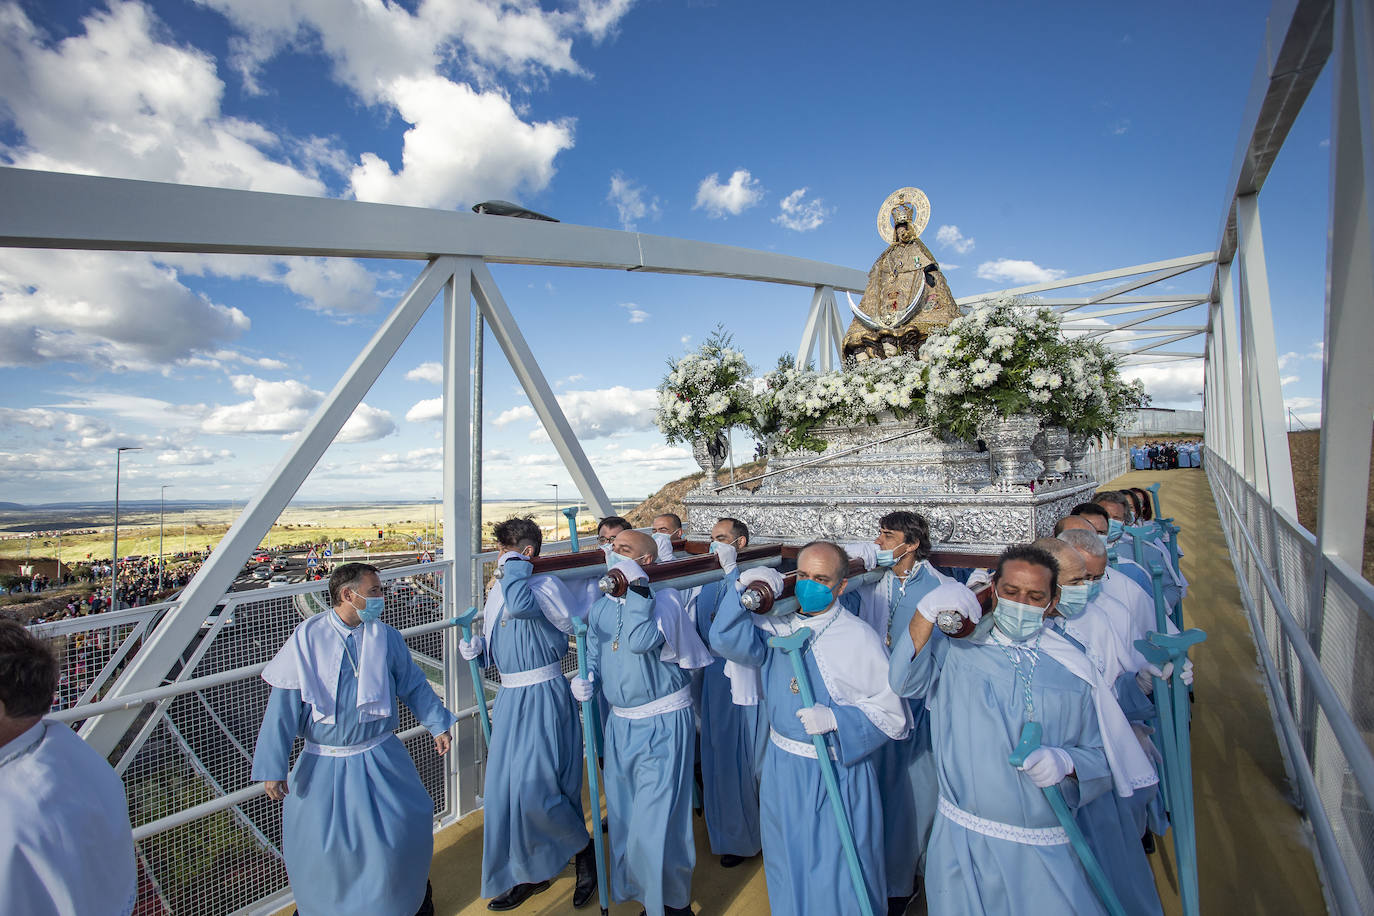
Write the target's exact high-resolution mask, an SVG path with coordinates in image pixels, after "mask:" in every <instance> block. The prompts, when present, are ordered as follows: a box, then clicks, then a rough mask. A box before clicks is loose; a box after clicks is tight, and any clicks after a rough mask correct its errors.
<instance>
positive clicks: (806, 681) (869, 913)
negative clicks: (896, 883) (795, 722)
mask: <svg viewBox="0 0 1374 916" xmlns="http://www.w3.org/2000/svg"><path fill="white" fill-rule="evenodd" d="M840 613H844V611H841V612H840ZM810 638H811V628H810V627H799V628H798V629H797V630H796V631H795V632H793V633H792V635H791V636H770V637H769V638H768V646H769V648H772V649H781V650H782V651H783V652H785V653H787V655H788V657H789V658H791V659H792V671H793V673H794V674H796V676H797V687H798V690H799V692H800V693H801V701H802V708H803V709H810V708H811V707H812V706H815V705H816V698H815V694H813V693H812V692H811V678H810V676H809V675H808V674H807V672H806V662H805V660H804V659H803V658H802V647H804V646H805V645H806V641H807V640H808V639H810ZM811 743H812V745H814V746H815V748H816V761H817V762H818V763H819V764H820V766H821V779H822V781H824V782H825V794H826V795H827V796H828V797H829V798H830V810H831V811H833V812H834V813H835V825H836V826H837V827H839V829H840V843H841V845H843V846H844V857H845V861H846V862H848V863H849V878H850V880H851V881H853V882H854V893H855V894H856V895H858V898H859V911H860V912H861V913H863V916H873V902H872V901H871V900H870V899H869V897H868V886H867V885H866V884H864V874H863V870H862V869H861V868H860V867H859V850H858V849H857V848H856V847H855V845H854V831H853V829H852V828H851V827H850V826H849V813H848V812H847V811H845V810H844V799H842V798H841V797H840V783H839V780H838V779H837V778H836V776H835V763H834V761H832V760H831V759H830V745H829V744H827V743H826V740H825V736H823V735H812V736H811Z"/></svg>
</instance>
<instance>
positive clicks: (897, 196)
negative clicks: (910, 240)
mask: <svg viewBox="0 0 1374 916" xmlns="http://www.w3.org/2000/svg"><path fill="white" fill-rule="evenodd" d="M902 203H906V204H911V209H912V217H911V228H912V230H913V231H914V232H915V234H916V236H917V238H919V237H920V235H921V233H922V232H924V231H925V228H926V224H927V223H929V222H930V198H928V197H926V195H925V192H924V191H922V190H921V189H920V188H899V189H898V190H896V191H893V192H892V193H891V194H889V195H887V200H885V201H883V205H882V206H881V207H879V208H878V235H880V236H882V239H883V241H884V242H886V243H887V244H889V245H891V244H892V242H893V241H894V239H895V238H896V236H895V235H894V234H893V231H892V211H893V209H895V208H896V206H897V205H898V204H902Z"/></svg>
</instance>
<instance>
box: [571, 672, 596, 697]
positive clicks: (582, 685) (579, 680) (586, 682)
mask: <svg viewBox="0 0 1374 916" xmlns="http://www.w3.org/2000/svg"><path fill="white" fill-rule="evenodd" d="M594 680H596V672H595V671H588V672H587V676H586V677H575V678H573V679H572V680H571V681H569V682H568V689H569V690H570V691H572V695H573V699H574V700H576V701H577V702H579V703H585V702H587V701H588V700H590V699H591V698H592V694H593V693H595V692H596V690H595V688H594V687H593V686H592V681H594Z"/></svg>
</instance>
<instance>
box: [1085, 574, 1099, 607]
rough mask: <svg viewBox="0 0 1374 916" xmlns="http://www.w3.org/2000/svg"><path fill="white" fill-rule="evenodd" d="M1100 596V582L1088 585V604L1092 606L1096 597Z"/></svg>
mask: <svg viewBox="0 0 1374 916" xmlns="http://www.w3.org/2000/svg"><path fill="white" fill-rule="evenodd" d="M1100 594H1102V580H1101V579H1098V580H1097V581H1096V582H1089V583H1088V603H1089V604H1092V603H1093V602H1094V601H1096V600H1097V596H1098V595H1100Z"/></svg>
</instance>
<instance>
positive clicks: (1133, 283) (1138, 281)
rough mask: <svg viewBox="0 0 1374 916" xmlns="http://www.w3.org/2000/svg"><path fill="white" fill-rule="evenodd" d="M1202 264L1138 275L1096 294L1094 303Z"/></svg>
mask: <svg viewBox="0 0 1374 916" xmlns="http://www.w3.org/2000/svg"><path fill="white" fill-rule="evenodd" d="M1203 263H1204V264H1205V263H1210V262H1208V261H1204V262H1203ZM1201 266H1202V264H1188V265H1185V266H1183V267H1166V268H1165V269H1163V270H1156V271H1154V272H1152V273H1149V274H1146V275H1145V276H1143V277H1136V278H1135V279H1134V280H1130V281H1128V282H1126V283H1123V284H1121V285H1120V286H1118V287H1116V288H1114V289H1109V290H1107V291H1106V292H1105V293H1100V294H1098V295H1096V296H1093V297H1092V301H1093V303H1098V302H1107V301H1110V300H1115V299H1116V298H1117V297H1118V296H1124V295H1126V294H1127V293H1129V292H1134V291H1135V290H1138V289H1140V288H1141V287H1142V286H1149V285H1150V284H1151V283H1158V282H1159V281H1160V280H1167V279H1169V278H1170V277H1177V276H1178V275H1179V274H1183V273H1187V272H1188V271H1190V270H1196V269H1197V268H1199V267H1201Z"/></svg>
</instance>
